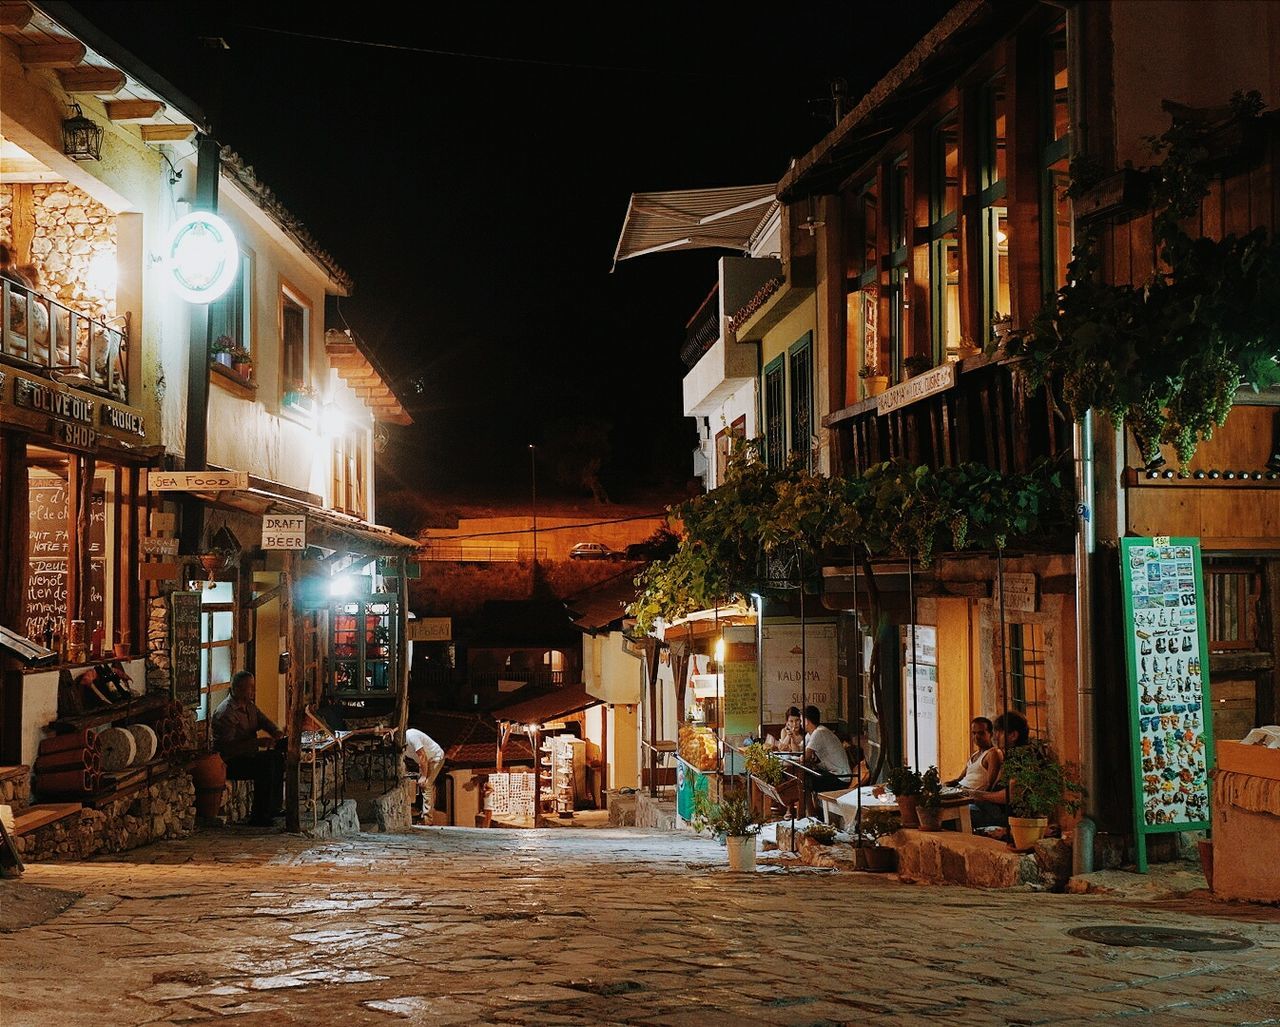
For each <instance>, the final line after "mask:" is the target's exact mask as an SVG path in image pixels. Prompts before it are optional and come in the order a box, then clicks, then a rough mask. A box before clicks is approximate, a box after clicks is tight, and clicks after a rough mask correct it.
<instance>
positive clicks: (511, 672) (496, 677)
mask: <svg viewBox="0 0 1280 1027" xmlns="http://www.w3.org/2000/svg"><path fill="white" fill-rule="evenodd" d="M576 680H577V672H576V671H563V670H548V669H545V668H542V667H535V668H532V669H529V668H522V669H520V670H516V669H513V668H508V669H505V670H488V671H472V672H471V673H469V674H468V675H467V682H468V683H469V684H470V685H471V687H472V688H476V687H484V686H488V687H490V688H497V686H498V682H499V681H522V682H524V683H525V684H527V685H563V684H564V683H565V682H566V681H576Z"/></svg>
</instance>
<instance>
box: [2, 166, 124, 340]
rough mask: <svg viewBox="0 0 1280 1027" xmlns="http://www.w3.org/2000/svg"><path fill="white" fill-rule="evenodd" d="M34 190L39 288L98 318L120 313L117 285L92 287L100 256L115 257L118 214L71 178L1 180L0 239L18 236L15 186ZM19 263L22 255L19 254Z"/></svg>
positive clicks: (34, 243)
mask: <svg viewBox="0 0 1280 1027" xmlns="http://www.w3.org/2000/svg"><path fill="white" fill-rule="evenodd" d="M15 189H23V190H28V189H29V190H30V191H31V210H32V215H33V217H34V222H35V223H34V226H31V227H30V228H29V230H30V231H31V263H33V264H34V265H35V266H36V271H37V272H38V278H39V281H38V283H37V287H38V288H39V290H40V291H41V292H43V293H45V294H47V295H50V296H53V297H54V298H55V299H57V300H59V301H61V302H62V303H65V304H66V305H67V306H68V307H70V308H71V309H72V310H76V311H79V312H80V313H84V314H91V315H92V316H94V317H97V318H99V319H103V320H105V319H107V318H110V317H114V316H115V313H116V309H115V307H116V300H115V287H114V285H111V286H110V288H109V289H108V290H106V291H95V290H94V289H92V288H91V286H92V285H95V284H97V283H95V282H94V280H93V276H92V275H91V273H90V269H91V265H92V264H93V262H94V259H95V258H96V257H99V256H101V258H102V260H103V261H106V260H110V261H111V267H112V270H113V271H114V267H115V261H116V218H115V215H114V214H113V213H111V211H109V210H108V209H107V208H106V207H104V206H103V205H102V204H100V203H98V202H97V201H96V200H95V199H93V197H91V196H90V195H89V194H88V193H86V192H84V191H83V190H81V189H78V188H76V187H75V186H74V185H72V184H71V183H69V182H55V183H36V184H33V185H22V186H14V185H0V238H3V239H10V240H12V239H14V238H16V237H17V236H19V235H21V234H22V232H21V231H19V232H16V233H15V231H14V227H15V226H14V224H13V209H14V190H15ZM19 261H20V262H21V258H19Z"/></svg>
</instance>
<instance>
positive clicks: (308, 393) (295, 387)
mask: <svg viewBox="0 0 1280 1027" xmlns="http://www.w3.org/2000/svg"><path fill="white" fill-rule="evenodd" d="M284 405H285V407H286V408H288V409H289V410H296V411H298V412H300V413H304V414H309V413H311V409H312V407H313V406H314V405H315V392H314V391H312V389H310V388H309V387H308V386H306V385H303V384H302V383H301V382H294V383H293V384H291V385H290V386H289V387H288V388H286V389H285V390H284Z"/></svg>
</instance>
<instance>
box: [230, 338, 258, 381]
mask: <svg viewBox="0 0 1280 1027" xmlns="http://www.w3.org/2000/svg"><path fill="white" fill-rule="evenodd" d="M231 370H233V371H235V373H236V374H238V375H239V376H240V377H241V378H243V379H244V380H245V381H249V380H250V379H251V378H253V358H252V357H251V356H250V355H249V351H248V350H247V349H245V348H244V347H243V346H236V347H235V348H234V349H232V351H231Z"/></svg>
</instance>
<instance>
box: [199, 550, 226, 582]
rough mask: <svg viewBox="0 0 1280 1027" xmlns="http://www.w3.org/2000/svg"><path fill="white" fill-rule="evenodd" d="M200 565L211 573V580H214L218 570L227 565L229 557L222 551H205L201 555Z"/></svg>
mask: <svg viewBox="0 0 1280 1027" xmlns="http://www.w3.org/2000/svg"><path fill="white" fill-rule="evenodd" d="M199 560H200V566H201V567H203V568H204V570H205V573H206V574H208V575H209V580H210V581H212V580H213V576H214V575H215V574H217V573H218V571H220V570H223V569H224V568H225V567H226V566H227V558H226V557H225V556H223V555H222V554H221V553H205V554H203V555H202V556H200V557H199Z"/></svg>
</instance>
